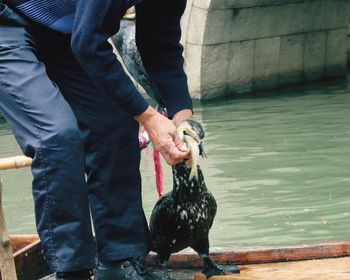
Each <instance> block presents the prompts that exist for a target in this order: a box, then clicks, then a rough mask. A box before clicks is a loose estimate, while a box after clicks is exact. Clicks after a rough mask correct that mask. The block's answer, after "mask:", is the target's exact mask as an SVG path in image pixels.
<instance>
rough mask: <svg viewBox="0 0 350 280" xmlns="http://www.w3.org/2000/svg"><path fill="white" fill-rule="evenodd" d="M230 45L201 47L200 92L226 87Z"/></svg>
mask: <svg viewBox="0 0 350 280" xmlns="http://www.w3.org/2000/svg"><path fill="white" fill-rule="evenodd" d="M229 51H230V44H219V45H210V46H204V47H203V55H202V65H201V72H202V73H201V90H206V89H211V88H220V87H222V86H223V85H224V87H226V84H227V77H228V65H229V60H228V57H229Z"/></svg>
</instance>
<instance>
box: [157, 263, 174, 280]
mask: <svg viewBox="0 0 350 280" xmlns="http://www.w3.org/2000/svg"><path fill="white" fill-rule="evenodd" d="M161 267H162V270H163V277H162V278H161V280H176V279H174V278H171V277H170V275H169V271H168V262H166V261H164V262H163V263H162V264H161Z"/></svg>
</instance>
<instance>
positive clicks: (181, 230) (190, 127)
mask: <svg viewBox="0 0 350 280" xmlns="http://www.w3.org/2000/svg"><path fill="white" fill-rule="evenodd" d="M178 132H179V135H180V137H182V138H183V140H184V142H185V143H186V144H187V145H188V146H189V148H190V150H191V160H192V165H191V166H188V165H187V164H186V163H185V162H181V163H179V164H177V165H175V166H173V168H172V172H173V190H172V191H171V192H169V193H167V194H165V195H164V196H163V197H162V198H161V199H160V200H158V202H157V203H156V205H155V207H154V209H153V211H152V214H151V219H150V230H151V235H152V239H153V242H154V251H155V252H157V254H158V260H159V262H160V263H161V265H162V266H163V269H164V277H163V279H164V280H166V279H167V280H169V279H171V278H170V277H169V274H168V272H167V261H168V260H169V257H170V255H171V254H172V253H175V252H178V251H180V250H182V249H185V248H187V247H191V248H192V249H194V250H195V251H196V252H197V253H198V254H199V256H200V257H201V258H202V260H203V274H205V275H206V276H207V277H211V276H213V275H222V274H225V273H226V272H230V273H239V271H240V270H239V268H238V267H237V266H235V265H232V266H222V265H219V264H217V263H215V262H214V261H213V260H212V259H210V257H209V237H208V235H209V230H210V228H211V226H212V224H213V220H214V217H215V214H216V209H217V205H216V201H215V199H214V197H213V195H212V194H211V193H210V192H209V191H208V189H207V187H206V185H205V182H204V177H203V172H202V170H201V169H200V167H199V165H197V159H198V157H199V154H200V150H201V149H200V148H199V147H200V146H201V139H202V138H203V137H204V131H203V128H202V127H201V125H200V124H199V123H197V122H195V121H192V120H188V121H184V122H183V123H182V124H180V126H179V128H178Z"/></svg>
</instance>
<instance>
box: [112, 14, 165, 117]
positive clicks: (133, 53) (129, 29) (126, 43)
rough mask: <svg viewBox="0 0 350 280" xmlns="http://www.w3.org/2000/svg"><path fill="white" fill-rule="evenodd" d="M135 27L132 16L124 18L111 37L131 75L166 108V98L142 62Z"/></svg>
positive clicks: (159, 106) (161, 106)
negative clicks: (164, 98)
mask: <svg viewBox="0 0 350 280" xmlns="http://www.w3.org/2000/svg"><path fill="white" fill-rule="evenodd" d="M135 28H136V27H135V20H133V19H132V17H131V19H122V20H121V21H120V29H119V31H118V33H117V34H115V35H114V36H113V37H112V38H111V39H112V42H113V45H114V46H115V48H116V49H117V51H118V53H119V55H120V57H121V59H122V60H123V62H124V65H125V67H126V69H127V70H128V72H129V73H130V75H131V76H132V77H133V78H134V79H135V81H136V82H137V83H138V84H139V85H141V86H142V87H143V89H144V90H145V92H146V93H147V95H148V96H149V97H150V98H151V99H152V100H154V101H156V103H157V106H158V108H157V109H158V111H161V110H162V109H163V108H164V100H163V98H162V96H161V94H160V92H159V89H158V87H157V86H156V84H155V83H154V82H153V81H152V79H151V78H150V77H149V75H148V74H147V71H146V69H145V67H144V65H143V63H142V58H141V55H140V53H139V51H138V49H137V46H136V41H135Z"/></svg>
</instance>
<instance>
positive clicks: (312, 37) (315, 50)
mask: <svg viewBox="0 0 350 280" xmlns="http://www.w3.org/2000/svg"><path fill="white" fill-rule="evenodd" d="M326 35H327V32H326V31H320V32H313V33H307V34H306V35H305V49H304V79H305V80H307V81H311V80H316V79H320V78H323V77H324V76H325V73H326V38H327V36H326Z"/></svg>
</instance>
